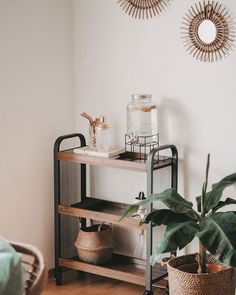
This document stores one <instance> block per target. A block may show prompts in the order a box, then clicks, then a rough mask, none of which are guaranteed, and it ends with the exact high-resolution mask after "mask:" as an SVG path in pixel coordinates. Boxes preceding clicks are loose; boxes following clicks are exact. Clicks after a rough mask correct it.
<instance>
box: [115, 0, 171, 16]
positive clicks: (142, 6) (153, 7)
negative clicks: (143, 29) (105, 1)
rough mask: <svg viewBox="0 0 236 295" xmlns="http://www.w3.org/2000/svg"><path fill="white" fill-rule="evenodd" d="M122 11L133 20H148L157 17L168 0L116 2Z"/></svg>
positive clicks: (124, 0) (120, 0)
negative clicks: (133, 18)
mask: <svg viewBox="0 0 236 295" xmlns="http://www.w3.org/2000/svg"><path fill="white" fill-rule="evenodd" d="M117 2H118V3H119V4H120V6H121V7H122V8H123V10H124V11H125V12H126V13H128V14H129V15H130V16H132V17H135V18H143V19H144V18H149V17H153V16H156V15H158V14H159V13H160V12H162V11H163V10H164V9H165V8H166V6H167V5H168V4H169V2H170V0H118V1H117Z"/></svg>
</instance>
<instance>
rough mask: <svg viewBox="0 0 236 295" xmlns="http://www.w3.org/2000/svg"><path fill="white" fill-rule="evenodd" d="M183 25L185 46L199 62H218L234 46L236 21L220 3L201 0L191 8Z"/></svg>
mask: <svg viewBox="0 0 236 295" xmlns="http://www.w3.org/2000/svg"><path fill="white" fill-rule="evenodd" d="M183 25H184V26H183V27H182V33H183V40H184V43H185V47H186V49H187V51H188V52H189V53H190V55H192V56H193V57H194V58H196V59H197V60H200V61H204V62H215V61H218V60H220V59H222V58H223V57H225V56H227V55H228V54H229V52H230V50H231V49H232V47H233V46H234V44H233V43H234V41H235V23H234V19H233V18H232V16H231V14H230V12H229V10H228V9H227V8H226V7H224V6H223V5H222V4H219V3H218V2H216V1H201V2H199V3H197V4H195V6H191V8H190V9H189V10H188V12H187V13H186V14H185V16H184V20H183Z"/></svg>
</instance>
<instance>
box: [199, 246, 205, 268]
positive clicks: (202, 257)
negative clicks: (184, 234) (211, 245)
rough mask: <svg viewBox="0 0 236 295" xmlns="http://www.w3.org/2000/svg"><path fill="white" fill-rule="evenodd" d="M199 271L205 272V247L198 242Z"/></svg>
mask: <svg viewBox="0 0 236 295" xmlns="http://www.w3.org/2000/svg"><path fill="white" fill-rule="evenodd" d="M200 264H201V273H206V248H205V247H204V246H203V245H202V244H201V243H200Z"/></svg>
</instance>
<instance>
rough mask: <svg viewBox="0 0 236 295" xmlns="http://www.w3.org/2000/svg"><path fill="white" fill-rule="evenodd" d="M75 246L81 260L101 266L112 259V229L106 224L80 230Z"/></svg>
mask: <svg viewBox="0 0 236 295" xmlns="http://www.w3.org/2000/svg"><path fill="white" fill-rule="evenodd" d="M75 246H76V248H77V251H78V256H79V258H80V260H82V261H84V262H87V263H92V264H96V265H101V264H105V263H107V262H109V260H111V258H112V251H113V240H112V228H111V226H109V225H106V224H96V225H92V226H89V227H86V228H81V229H80V230H79V233H78V236H77V239H76V241H75Z"/></svg>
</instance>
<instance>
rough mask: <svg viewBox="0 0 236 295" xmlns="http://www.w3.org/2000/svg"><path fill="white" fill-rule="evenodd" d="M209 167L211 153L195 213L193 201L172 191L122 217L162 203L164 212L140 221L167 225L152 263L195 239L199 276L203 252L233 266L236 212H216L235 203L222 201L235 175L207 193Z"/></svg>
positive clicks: (202, 269) (203, 269)
mask: <svg viewBox="0 0 236 295" xmlns="http://www.w3.org/2000/svg"><path fill="white" fill-rule="evenodd" d="M209 165H210V154H208V158H207V167H206V178H205V182H204V183H203V186H202V194H201V196H199V197H197V198H196V202H197V208H198V210H197V211H196V210H194V209H193V203H192V202H189V201H187V200H186V199H184V198H183V197H181V196H180V195H179V194H178V192H177V191H176V190H175V189H173V188H169V189H167V190H165V191H164V192H162V193H159V194H152V195H150V196H149V197H148V198H147V199H146V200H143V201H140V202H138V203H136V204H134V205H131V206H130V207H129V208H128V209H127V210H126V212H125V214H124V216H123V217H125V216H127V215H128V214H130V213H132V212H137V210H138V209H139V207H140V206H144V205H147V204H150V203H152V202H155V201H159V202H162V203H164V204H165V206H166V207H167V209H160V210H154V211H153V212H151V213H150V214H148V215H147V216H146V217H145V218H144V219H143V220H142V223H149V222H152V223H153V224H154V225H165V226H166V231H165V235H164V238H163V240H162V241H161V242H160V243H159V245H158V246H157V248H156V249H155V250H154V252H153V255H152V256H151V258H150V260H151V263H152V264H154V263H155V262H156V261H157V260H158V258H159V256H160V254H162V253H167V252H174V251H177V250H181V249H183V248H184V247H185V246H187V245H188V244H189V243H190V242H191V241H192V240H193V239H194V237H198V239H199V241H200V249H199V255H198V258H199V259H197V260H198V263H199V273H205V272H206V251H208V252H209V253H211V254H212V255H214V256H215V257H216V258H217V259H218V260H219V261H221V262H223V263H225V264H228V265H229V266H231V267H236V212H235V211H227V212H220V211H219V210H220V209H222V208H223V207H225V206H227V205H232V204H236V200H234V199H232V198H227V199H226V200H225V201H221V197H222V194H223V191H224V189H225V188H227V187H229V186H231V185H233V184H234V183H236V173H233V174H230V175H228V176H226V177H224V178H223V179H222V180H220V181H219V182H218V183H216V184H214V185H213V186H212V189H211V190H210V191H208V192H207V187H208V172H209Z"/></svg>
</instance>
